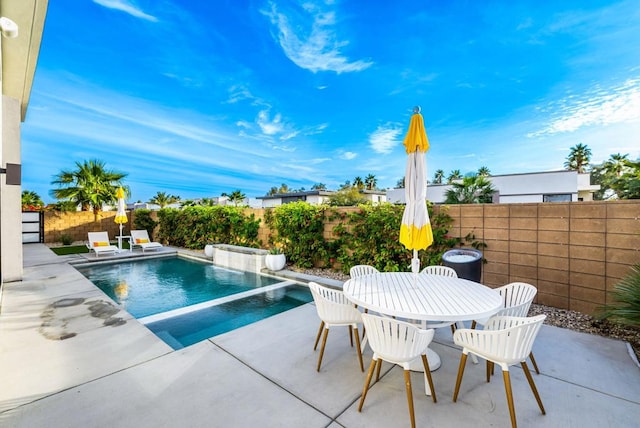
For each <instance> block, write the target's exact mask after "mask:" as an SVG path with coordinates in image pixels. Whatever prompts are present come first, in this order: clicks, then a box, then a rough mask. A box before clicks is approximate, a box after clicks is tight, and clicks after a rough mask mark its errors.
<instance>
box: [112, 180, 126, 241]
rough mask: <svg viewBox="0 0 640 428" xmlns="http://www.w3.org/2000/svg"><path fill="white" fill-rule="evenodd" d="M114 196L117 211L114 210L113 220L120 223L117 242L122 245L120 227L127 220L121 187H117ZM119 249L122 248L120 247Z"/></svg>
mask: <svg viewBox="0 0 640 428" xmlns="http://www.w3.org/2000/svg"><path fill="white" fill-rule="evenodd" d="M116 198H118V211H117V212H116V217H115V219H114V221H115V222H116V223H118V224H119V225H120V239H118V244H120V245H122V228H123V227H124V224H125V223H126V222H127V221H128V220H127V212H126V211H125V204H124V189H123V188H122V187H118V190H117V191H116ZM120 249H121V250H122V248H120Z"/></svg>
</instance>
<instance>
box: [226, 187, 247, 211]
mask: <svg viewBox="0 0 640 428" xmlns="http://www.w3.org/2000/svg"><path fill="white" fill-rule="evenodd" d="M221 195H222V196H226V197H227V198H229V202H231V203H233V205H234V206H236V207H237V206H238V204H239V203H242V202H244V200H245V199H246V198H247V195H245V194H244V193H242V191H241V190H234V191H233V192H231V193H230V194H227V193H222V194H221Z"/></svg>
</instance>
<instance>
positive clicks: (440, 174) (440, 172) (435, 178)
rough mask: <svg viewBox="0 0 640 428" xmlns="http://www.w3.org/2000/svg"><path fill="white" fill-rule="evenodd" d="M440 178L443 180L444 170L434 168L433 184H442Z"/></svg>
mask: <svg viewBox="0 0 640 428" xmlns="http://www.w3.org/2000/svg"><path fill="white" fill-rule="evenodd" d="M442 180H444V171H443V170H441V169H438V170H436V173H435V174H434V175H433V184H442Z"/></svg>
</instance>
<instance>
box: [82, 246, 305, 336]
mask: <svg viewBox="0 0 640 428" xmlns="http://www.w3.org/2000/svg"><path fill="white" fill-rule="evenodd" d="M76 268H77V269H78V270H79V271H80V272H81V273H82V274H83V275H84V276H85V277H87V278H88V279H89V280H90V281H91V282H93V283H94V284H95V285H96V286H97V287H98V288H100V289H101V290H102V291H103V292H104V293H105V294H107V295H108V296H109V297H111V298H112V299H113V300H114V301H115V302H116V303H118V304H119V305H120V306H121V307H122V308H123V309H125V310H127V311H128V312H129V313H130V314H131V315H133V316H134V317H135V318H137V319H138V320H139V321H140V322H142V323H143V324H145V325H146V326H147V327H148V328H149V329H150V330H151V331H153V332H154V333H155V334H156V335H157V336H158V337H160V338H161V339H162V340H164V341H165V342H166V343H167V344H169V345H170V346H172V347H173V348H174V349H180V348H182V347H185V346H188V345H191V344H194V343H196V342H199V341H201V340H205V339H207V338H209V337H212V336H215V335H218V334H222V333H226V332H227V331H230V330H233V329H235V328H238V327H242V326H244V325H247V324H251V323H253V322H256V321H259V320H261V319H264V318H266V317H269V316H272V315H275V314H277V313H280V312H284V311H286V310H289V309H292V308H295V307H297V306H300V305H302V304H305V303H308V302H310V301H312V297H311V293H310V292H309V290H308V288H307V287H305V286H302V285H299V284H296V283H294V282H292V281H282V280H281V279H278V278H272V277H268V276H264V275H259V274H255V273H252V272H242V271H235V270H230V269H226V268H221V267H217V266H215V265H212V264H211V263H210V262H202V261H198V260H192V259H187V258H182V257H177V256H175V257H161V258H151V259H144V260H131V261H124V262H118V263H110V264H100V265H93V266H86V267H78V266H77V267H76Z"/></svg>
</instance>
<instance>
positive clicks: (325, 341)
mask: <svg viewBox="0 0 640 428" xmlns="http://www.w3.org/2000/svg"><path fill="white" fill-rule="evenodd" d="M328 335H329V329H328V328H325V329H324V336H323V337H322V346H321V347H320V356H319V357H318V371H320V365H322V356H323V355H324V347H325V345H326V344H327V336H328Z"/></svg>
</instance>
